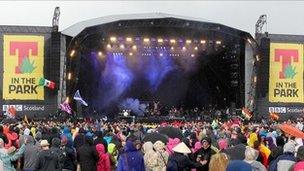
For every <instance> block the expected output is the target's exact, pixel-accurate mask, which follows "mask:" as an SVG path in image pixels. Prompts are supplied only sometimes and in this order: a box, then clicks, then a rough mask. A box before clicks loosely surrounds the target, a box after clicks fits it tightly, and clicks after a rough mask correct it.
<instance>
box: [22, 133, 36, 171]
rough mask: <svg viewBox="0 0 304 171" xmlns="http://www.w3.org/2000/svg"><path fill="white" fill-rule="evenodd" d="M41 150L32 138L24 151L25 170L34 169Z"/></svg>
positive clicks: (29, 138)
mask: <svg viewBox="0 0 304 171" xmlns="http://www.w3.org/2000/svg"><path fill="white" fill-rule="evenodd" d="M38 154H39V148H38V146H37V145H35V140H34V138H33V137H32V136H29V137H28V139H27V144H26V145H25V151H24V166H23V168H24V169H34V168H35V165H36V161H37V159H38Z"/></svg>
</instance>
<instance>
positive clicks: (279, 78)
mask: <svg viewBox="0 0 304 171" xmlns="http://www.w3.org/2000/svg"><path fill="white" fill-rule="evenodd" d="M269 64H270V66H269V101H270V102H285V103H292V102H297V103H303V100H304V99H303V45H302V44H287V43H270V61H269Z"/></svg>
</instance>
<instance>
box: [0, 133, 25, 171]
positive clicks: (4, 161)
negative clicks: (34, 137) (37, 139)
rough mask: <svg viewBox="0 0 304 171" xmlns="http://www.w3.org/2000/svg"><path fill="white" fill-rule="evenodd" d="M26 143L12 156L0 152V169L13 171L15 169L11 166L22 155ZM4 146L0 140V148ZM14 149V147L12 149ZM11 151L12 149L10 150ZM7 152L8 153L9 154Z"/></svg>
mask: <svg viewBox="0 0 304 171" xmlns="http://www.w3.org/2000/svg"><path fill="white" fill-rule="evenodd" d="M26 143H27V140H25V142H24V144H23V145H22V146H21V147H20V149H19V150H18V151H17V152H15V153H14V154H13V155H11V154H8V153H7V152H3V151H0V161H1V163H0V169H2V170H3V171H15V170H16V169H15V168H14V166H13V165H12V162H13V161H16V160H18V159H19V158H20V157H21V156H22V154H23V153H24V150H25V144H26ZM3 146H4V141H3V140H2V139H1V138H0V147H3ZM13 148H14V149H15V147H13ZM11 151H12V149H11ZM11 151H9V153H11Z"/></svg>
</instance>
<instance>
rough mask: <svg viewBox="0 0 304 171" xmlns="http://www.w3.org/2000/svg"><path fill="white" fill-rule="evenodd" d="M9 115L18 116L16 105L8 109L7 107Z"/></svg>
mask: <svg viewBox="0 0 304 171" xmlns="http://www.w3.org/2000/svg"><path fill="white" fill-rule="evenodd" d="M6 112H7V114H8V115H7V116H8V117H10V118H15V116H16V109H15V107H14V106H10V107H9V108H8V109H7V111H6Z"/></svg>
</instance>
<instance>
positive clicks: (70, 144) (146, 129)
mask: <svg viewBox="0 0 304 171" xmlns="http://www.w3.org/2000/svg"><path fill="white" fill-rule="evenodd" d="M285 123H286V124H289V125H292V126H293V127H295V128H297V129H299V130H301V131H303V119H297V120H295V121H286V122H285ZM278 125H279V123H275V122H270V123H267V124H265V123H252V122H242V121H241V120H240V119H232V120H227V121H225V122H224V121H220V120H217V119H214V120H213V121H212V122H202V121H191V122H182V121H175V122H162V123H149V124H148V123H136V122H131V123H130V122H126V121H118V122H105V121H104V120H93V119H85V120H83V119H82V120H71V119H68V120H64V121H62V120H61V121H60V120H57V121H50V120H49V121H46V120H44V121H42V120H40V121H31V122H28V121H26V122H25V121H20V122H16V123H6V124H2V125H1V126H0V160H1V162H0V170H1V167H2V168H4V170H14V169H27V170H64V169H65V170H77V169H80V170H97V171H101V170H119V171H120V170H121V171H123V170H126V171H127V170H136V171H137V170H138V171H141V170H142V171H144V170H147V171H150V170H151V171H158V170H160V171H162V170H169V171H170V170H172V171H173V170H197V171H200V170H202V171H205V170H206V171H207V170H210V171H215V170H216V171H224V170H227V171H230V170H244V171H247V170H261V171H263V170H270V171H275V170H282V171H283V170H286V169H287V170H295V171H297V170H300V169H303V168H304V146H303V139H302V138H298V137H296V136H293V135H290V134H286V133H284V132H283V131H282V130H280V129H279V127H278ZM167 128H168V130H170V131H171V132H167V133H166V131H164V132H162V131H160V130H161V129H167ZM152 134H154V137H153V135H152ZM149 136H150V137H149Z"/></svg>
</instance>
